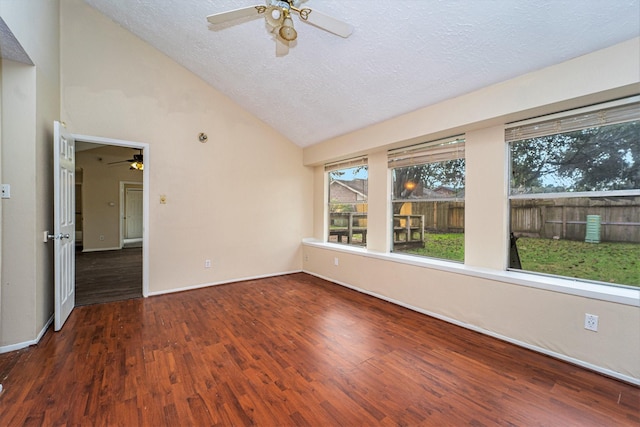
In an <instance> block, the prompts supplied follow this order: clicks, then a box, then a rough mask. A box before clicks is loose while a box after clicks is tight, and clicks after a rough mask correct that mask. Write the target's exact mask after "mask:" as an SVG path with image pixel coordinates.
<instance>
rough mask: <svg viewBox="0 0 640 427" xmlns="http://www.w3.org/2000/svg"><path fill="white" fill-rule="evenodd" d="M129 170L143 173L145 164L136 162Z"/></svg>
mask: <svg viewBox="0 0 640 427" xmlns="http://www.w3.org/2000/svg"><path fill="white" fill-rule="evenodd" d="M129 169H131V170H138V171H142V170H144V164H143V163H142V162H139V161H137V160H136V161H135V162H133V163H131V167H130V168H129Z"/></svg>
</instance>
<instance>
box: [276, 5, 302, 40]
mask: <svg viewBox="0 0 640 427" xmlns="http://www.w3.org/2000/svg"><path fill="white" fill-rule="evenodd" d="M283 15H284V20H283V21H282V26H281V27H280V30H279V31H278V34H280V37H282V38H283V39H284V40H286V41H288V42H292V41H294V40H295V39H296V38H297V37H298V32H297V31H296V29H295V28H293V20H292V19H291V15H289V11H288V10H286V9H285V10H283Z"/></svg>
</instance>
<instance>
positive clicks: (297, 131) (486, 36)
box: [85, 0, 640, 147]
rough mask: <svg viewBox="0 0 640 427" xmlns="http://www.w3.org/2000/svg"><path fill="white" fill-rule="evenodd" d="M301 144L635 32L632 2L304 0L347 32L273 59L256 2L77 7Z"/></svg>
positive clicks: (304, 35) (638, 30)
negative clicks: (232, 20)
mask: <svg viewBox="0 0 640 427" xmlns="http://www.w3.org/2000/svg"><path fill="white" fill-rule="evenodd" d="M85 1H86V3H88V4H89V5H91V6H93V7H94V8H96V9H98V10H99V11H101V12H102V13H104V14H105V15H107V16H108V17H110V18H111V19H112V20H114V21H115V22H117V23H118V24H120V25H121V26H123V27H124V28H126V29H128V30H129V31H131V32H133V33H134V34H136V35H137V36H139V37H140V38H142V39H143V40H145V41H147V42H148V43H150V44H151V45H153V46H155V47H156V48H157V49H159V50H161V51H162V52H164V53H165V54H166V55H168V56H169V57H171V58H173V59H174V60H175V61H177V62H178V63H180V64H182V65H183V66H184V67H186V68H188V69H189V70H191V71H192V72H194V73H195V74H197V75H199V76H200V77H201V78H202V79H204V80H205V81H207V82H208V83H209V84H211V86H213V87H215V88H216V89H218V90H219V91H221V92H222V93H224V94H226V95H227V96H229V97H230V98H232V99H233V100H235V101H236V102H237V103H238V104H240V105H242V106H243V107H244V108H246V109H247V110H248V111H250V112H252V113H253V114H255V115H256V116H257V117H259V118H260V119H262V120H263V121H264V122H266V123H268V124H269V125H271V126H272V127H273V128H275V129H277V130H278V131H280V132H281V133H282V134H284V135H285V136H287V137H288V138H289V139H290V140H291V141H293V142H294V143H296V144H297V145H299V146H301V147H305V146H309V145H312V144H315V143H318V142H321V141H323V140H325V139H328V138H331V137H334V136H337V135H341V134H344V133H347V132H350V131H353V130H356V129H359V128H362V127H365V126H368V125H371V124H373V123H377V122H380V121H383V120H385V119H389V118H391V117H395V116H398V115H401V114H403V113H407V112H409V111H413V110H416V109H419V108H421V107H425V106H428V105H431V104H434V103H437V102H439V101H442V100H445V99H449V98H453V97H456V96H459V95H462V94H465V93H468V92H470V91H473V90H476V89H479V88H482V87H485V86H488V85H491V84H494V83H497V82H500V81H503V80H507V79H509V78H513V77H515V76H518V75H522V74H525V73H527V72H530V71H533V70H537V69H540V68H543V67H546V66H549V65H553V64H556V63H559V62H563V61H566V60H568V59H571V58H575V57H577V56H580V55H584V54H586V53H589V52H592V51H595V50H598V49H602V48H605V47H608V46H611V45H614V44H616V43H619V42H622V41H625V40H628V39H631V38H633V37H637V36H638V35H639V34H640V0H606V1H603V0H537V1H529V0H475V1H468V0H450V1H436V0H376V1H372V0H342V1H337V0H308V1H307V2H306V3H305V4H304V6H305V7H309V8H311V9H317V10H318V11H319V12H323V13H325V14H327V15H331V16H333V17H336V18H340V19H342V20H344V21H346V22H348V23H350V24H351V25H353V27H354V33H353V34H352V35H351V37H349V38H348V39H343V38H341V37H338V36H335V35H333V34H330V33H327V32H325V31H322V30H320V29H318V28H316V27H313V26H311V25H308V24H304V23H301V22H300V21H299V19H298V16H297V15H296V16H294V23H295V27H296V30H297V31H298V40H297V41H296V45H295V46H293V47H292V48H291V50H290V52H289V54H288V55H287V56H284V57H276V55H275V42H274V41H273V39H272V37H271V35H270V34H269V33H268V32H267V30H266V28H265V23H264V20H263V19H256V20H245V21H242V22H240V23H239V24H237V25H233V26H228V25H227V26H225V27H224V28H213V27H211V26H210V25H209V24H208V23H207V21H206V16H207V15H210V14H214V13H219V12H224V11H227V10H231V9H237V8H241V7H245V6H251V5H255V4H263V1H264V0H216V1H214V0H85Z"/></svg>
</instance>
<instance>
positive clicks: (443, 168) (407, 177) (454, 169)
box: [393, 159, 465, 214]
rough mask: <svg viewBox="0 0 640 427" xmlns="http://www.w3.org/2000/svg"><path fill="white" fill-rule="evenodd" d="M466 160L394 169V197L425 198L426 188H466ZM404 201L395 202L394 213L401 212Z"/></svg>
mask: <svg viewBox="0 0 640 427" xmlns="http://www.w3.org/2000/svg"><path fill="white" fill-rule="evenodd" d="M464 173H465V160H464V159H454V160H446V161H442V162H434V163H427V164H423V165H416V166H407V167H403V168H395V169H394V170H393V199H394V200H411V199H412V198H423V197H424V189H431V190H436V189H438V188H442V187H444V188H447V189H450V190H452V191H455V192H456V193H459V192H461V191H462V190H464ZM401 208H402V203H394V205H393V211H394V212H393V213H394V214H398V213H400V209H401Z"/></svg>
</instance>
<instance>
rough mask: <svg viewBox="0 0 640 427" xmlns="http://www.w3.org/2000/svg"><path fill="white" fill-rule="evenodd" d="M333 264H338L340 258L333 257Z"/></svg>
mask: <svg viewBox="0 0 640 427" xmlns="http://www.w3.org/2000/svg"><path fill="white" fill-rule="evenodd" d="M333 265H340V260H339V259H338V257H335V258H334V259H333Z"/></svg>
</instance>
